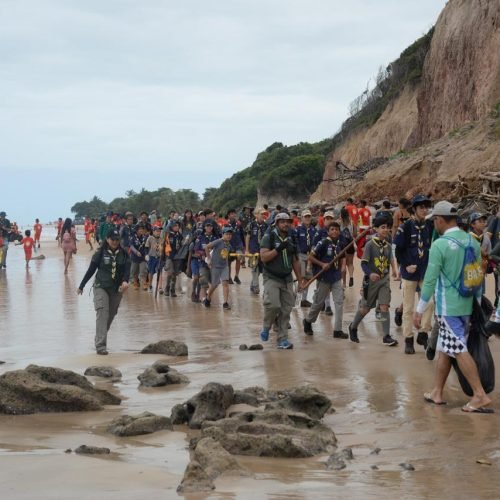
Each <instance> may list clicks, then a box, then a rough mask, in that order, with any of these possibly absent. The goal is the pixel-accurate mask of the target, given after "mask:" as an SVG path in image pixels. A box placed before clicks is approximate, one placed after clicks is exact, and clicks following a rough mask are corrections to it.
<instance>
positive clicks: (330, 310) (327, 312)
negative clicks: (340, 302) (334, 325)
mask: <svg viewBox="0 0 500 500" xmlns="http://www.w3.org/2000/svg"><path fill="white" fill-rule="evenodd" d="M325 314H326V315H327V316H333V311H332V308H331V307H330V306H327V307H326V308H325Z"/></svg>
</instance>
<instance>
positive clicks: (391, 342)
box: [382, 335, 413, 347]
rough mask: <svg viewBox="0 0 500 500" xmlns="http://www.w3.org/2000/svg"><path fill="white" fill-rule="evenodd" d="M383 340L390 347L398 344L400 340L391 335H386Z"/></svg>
mask: <svg viewBox="0 0 500 500" xmlns="http://www.w3.org/2000/svg"><path fill="white" fill-rule="evenodd" d="M412 340H413V339H412ZM382 342H383V344H384V345H387V346H389V347H392V346H395V345H398V341H397V340H396V339H395V338H392V337H391V336H390V335H385V336H384V338H383V339H382Z"/></svg>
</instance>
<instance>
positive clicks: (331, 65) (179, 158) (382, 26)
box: [0, 0, 446, 224]
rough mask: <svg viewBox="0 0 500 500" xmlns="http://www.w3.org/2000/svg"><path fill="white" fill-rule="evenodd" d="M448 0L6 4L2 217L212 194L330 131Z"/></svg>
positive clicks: (0, 104)
mask: <svg viewBox="0 0 500 500" xmlns="http://www.w3.org/2000/svg"><path fill="white" fill-rule="evenodd" d="M445 4H446V1H445V0H419V2H415V1H413V0H377V1H375V0H370V1H369V0H349V1H346V0H308V1H307V2H306V1H304V0H245V1H243V0H213V1H211V2H207V1H206V0H183V1H182V2H178V1H176V2H174V1H173V0H141V1H137V0H106V1H102V0H85V1H81V0H2V1H1V2H0V171H1V173H2V174H1V177H2V183H1V184H2V189H1V195H0V210H4V211H6V212H7V216H8V218H10V220H11V221H14V220H16V221H18V222H20V223H23V224H26V223H29V222H31V221H32V220H34V218H35V217H38V218H40V220H41V221H42V222H48V221H51V220H54V219H56V218H57V217H67V216H71V212H70V208H71V206H72V205H73V204H74V203H76V202H78V201H83V200H89V199H91V198H92V197H93V196H94V195H97V196H99V197H100V198H101V199H103V200H104V201H106V202H109V201H111V200H112V199H113V198H115V197H118V196H124V195H125V192H126V191H128V190H130V189H133V190H135V191H139V190H140V189H141V188H142V187H144V188H146V189H150V190H154V189H158V188H159V187H162V186H166V187H170V188H172V189H175V190H176V189H183V188H186V189H192V190H193V191H196V192H198V193H200V194H203V192H204V190H205V189H206V188H208V187H218V186H219V185H220V184H221V182H222V181H223V180H224V179H225V178H227V177H229V176H231V175H232V174H233V173H235V172H237V171H239V170H242V169H243V168H246V167H248V166H250V165H251V164H252V163H253V161H254V160H255V158H256V156H257V154H258V153H259V152H260V151H262V150H263V149H265V148H266V147H267V146H269V145H270V144H272V143H273V142H276V141H279V142H282V143H284V144H286V145H292V144H296V143H298V142H301V141H308V142H314V141H318V140H321V139H325V138H327V137H331V136H333V135H334V134H335V133H336V132H337V130H338V129H339V127H340V125H341V123H342V122H343V121H344V120H345V119H346V118H347V117H348V109H349V103H350V102H351V101H352V100H353V99H355V98H356V97H357V96H358V95H360V94H361V93H362V92H363V90H364V89H365V88H366V86H367V84H369V82H370V79H371V81H373V77H374V76H375V75H376V73H377V71H378V69H379V67H380V66H386V65H387V64H388V63H389V62H391V61H392V60H394V59H396V58H397V57H398V56H399V54H400V53H401V52H402V51H403V50H404V49H405V48H406V47H407V46H408V45H410V44H411V43H412V42H413V41H414V40H416V39H417V38H419V37H420V36H422V35H423V34H424V33H426V32H427V31H428V30H429V29H430V28H431V26H433V25H434V24H435V22H436V20H437V17H438V15H439V13H440V11H441V10H442V9H443V7H444V6H445Z"/></svg>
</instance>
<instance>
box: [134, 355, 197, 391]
mask: <svg viewBox="0 0 500 500" xmlns="http://www.w3.org/2000/svg"><path fill="white" fill-rule="evenodd" d="M137 378H138V379H139V382H140V383H141V384H140V385H142V386H145V387H162V386H164V385H168V384H188V383H189V379H188V378H187V377H186V376H185V375H182V374H181V373H179V372H178V371H177V370H175V369H174V368H171V367H170V366H169V365H167V363H165V362H164V361H161V360H159V361H156V362H155V363H153V365H152V366H151V368H146V370H144V372H143V373H141V374H140V375H139V376H138V377H137Z"/></svg>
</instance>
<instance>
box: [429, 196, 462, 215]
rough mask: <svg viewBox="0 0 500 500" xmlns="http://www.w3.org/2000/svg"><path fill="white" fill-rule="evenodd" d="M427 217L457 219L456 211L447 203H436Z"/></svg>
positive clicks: (451, 204)
mask: <svg viewBox="0 0 500 500" xmlns="http://www.w3.org/2000/svg"><path fill="white" fill-rule="evenodd" d="M429 215H430V216H431V217H435V216H436V215H444V216H449V217H458V210H457V209H456V208H455V207H454V206H453V203H450V202H449V201H446V200H444V201H438V202H437V203H436V204H435V205H434V208H433V209H432V212H431V213H430V214H429Z"/></svg>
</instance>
